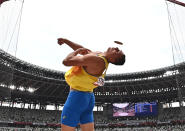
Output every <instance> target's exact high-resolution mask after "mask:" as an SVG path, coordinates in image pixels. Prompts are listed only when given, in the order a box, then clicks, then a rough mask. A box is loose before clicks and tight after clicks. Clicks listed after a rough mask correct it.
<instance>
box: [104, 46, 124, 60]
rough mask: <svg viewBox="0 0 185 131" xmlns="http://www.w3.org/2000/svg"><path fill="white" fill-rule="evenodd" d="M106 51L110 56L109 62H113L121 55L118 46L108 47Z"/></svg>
mask: <svg viewBox="0 0 185 131" xmlns="http://www.w3.org/2000/svg"><path fill="white" fill-rule="evenodd" d="M107 53H108V55H109V56H110V57H111V62H113V63H114V62H115V61H117V60H118V59H120V57H121V56H123V52H122V50H120V49H119V48H118V47H109V48H108V49H107Z"/></svg>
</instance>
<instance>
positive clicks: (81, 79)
mask: <svg viewBox="0 0 185 131" xmlns="http://www.w3.org/2000/svg"><path fill="white" fill-rule="evenodd" d="M98 56H99V57H101V58H102V59H103V60H104V62H105V67H106V69H105V71H104V72H105V73H106V70H107V68H108V65H109V63H108V61H107V60H106V59H105V57H103V56H100V55H98ZM105 73H103V74H102V75H101V77H105ZM65 80H66V82H67V84H68V85H69V86H70V87H71V88H73V89H75V90H78V91H88V92H93V89H94V88H96V87H97V85H94V83H95V82H96V81H98V77H96V76H93V75H90V74H88V73H87V72H86V71H85V70H84V68H83V67H82V66H73V67H72V68H71V69H70V70H69V71H67V72H66V73H65Z"/></svg>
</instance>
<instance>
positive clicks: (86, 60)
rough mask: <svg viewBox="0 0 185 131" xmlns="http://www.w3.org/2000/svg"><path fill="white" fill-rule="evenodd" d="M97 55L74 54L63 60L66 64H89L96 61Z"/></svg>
mask: <svg viewBox="0 0 185 131" xmlns="http://www.w3.org/2000/svg"><path fill="white" fill-rule="evenodd" d="M97 61H98V60H97V57H96V56H93V55H83V56H74V57H73V58H71V59H70V60H67V61H65V64H64V65H66V66H89V65H92V64H94V63H97Z"/></svg>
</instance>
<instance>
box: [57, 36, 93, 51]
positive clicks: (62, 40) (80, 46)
mask: <svg viewBox="0 0 185 131" xmlns="http://www.w3.org/2000/svg"><path fill="white" fill-rule="evenodd" d="M58 44H59V45H62V44H67V45H68V46H69V47H71V48H72V49H73V50H74V51H75V50H77V49H79V48H84V47H83V46H82V45H79V44H77V43H74V42H72V41H70V40H68V39H65V38H58ZM89 51H90V50H89Z"/></svg>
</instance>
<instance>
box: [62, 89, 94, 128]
mask: <svg viewBox="0 0 185 131" xmlns="http://www.w3.org/2000/svg"><path fill="white" fill-rule="evenodd" d="M94 104H95V97H94V93H89V92H82V91H70V92H69V95H68V97H67V100H66V102H65V104H64V108H63V110H62V116H61V123H62V124H64V125H67V126H70V127H76V126H77V125H78V123H80V124H86V123H91V122H93V121H94V118H93V108H94Z"/></svg>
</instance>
